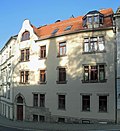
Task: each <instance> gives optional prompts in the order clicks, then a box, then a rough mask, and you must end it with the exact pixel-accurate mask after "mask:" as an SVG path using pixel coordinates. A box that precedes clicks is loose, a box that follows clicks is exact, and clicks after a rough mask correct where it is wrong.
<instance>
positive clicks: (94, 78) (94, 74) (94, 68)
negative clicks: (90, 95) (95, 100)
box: [91, 66, 98, 80]
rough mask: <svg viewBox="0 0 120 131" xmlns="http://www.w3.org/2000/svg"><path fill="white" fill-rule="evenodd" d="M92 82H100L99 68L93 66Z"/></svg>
mask: <svg viewBox="0 0 120 131" xmlns="http://www.w3.org/2000/svg"><path fill="white" fill-rule="evenodd" d="M91 80H98V69H97V66H91Z"/></svg>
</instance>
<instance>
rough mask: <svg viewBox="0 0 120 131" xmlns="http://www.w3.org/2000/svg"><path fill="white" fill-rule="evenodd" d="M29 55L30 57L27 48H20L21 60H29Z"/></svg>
mask: <svg viewBox="0 0 120 131" xmlns="http://www.w3.org/2000/svg"><path fill="white" fill-rule="evenodd" d="M29 57H30V50H29V49H24V50H21V61H29Z"/></svg>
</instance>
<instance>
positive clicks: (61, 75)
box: [57, 67, 67, 84]
mask: <svg viewBox="0 0 120 131" xmlns="http://www.w3.org/2000/svg"><path fill="white" fill-rule="evenodd" d="M57 82H58V83H59V84H60V83H61V84H65V83H66V82H67V81H66V68H61V67H60V68H58V81H57Z"/></svg>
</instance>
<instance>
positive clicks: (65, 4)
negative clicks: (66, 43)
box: [0, 0, 120, 49]
mask: <svg viewBox="0 0 120 131" xmlns="http://www.w3.org/2000/svg"><path fill="white" fill-rule="evenodd" d="M119 6H120V0H1V1H0V49H1V48H3V46H4V45H5V44H6V42H7V41H8V40H9V38H10V37H11V36H14V35H17V34H18V33H19V31H20V29H21V27H22V23H23V21H24V20H25V19H29V20H30V22H31V24H33V25H34V26H36V27H39V26H42V25H46V24H51V23H54V22H55V21H56V20H65V19H69V18H70V17H71V16H72V15H74V17H77V16H84V15H85V14H86V13H87V12H89V11H92V10H100V9H104V8H112V9H113V11H114V12H116V10H117V8H118V7H119Z"/></svg>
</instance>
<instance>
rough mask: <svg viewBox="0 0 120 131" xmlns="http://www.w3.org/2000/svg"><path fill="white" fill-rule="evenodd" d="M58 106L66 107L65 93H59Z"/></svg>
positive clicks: (60, 107)
mask: <svg viewBox="0 0 120 131" xmlns="http://www.w3.org/2000/svg"><path fill="white" fill-rule="evenodd" d="M58 108H59V109H65V95H58Z"/></svg>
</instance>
